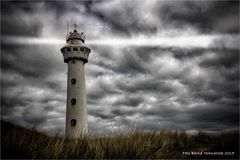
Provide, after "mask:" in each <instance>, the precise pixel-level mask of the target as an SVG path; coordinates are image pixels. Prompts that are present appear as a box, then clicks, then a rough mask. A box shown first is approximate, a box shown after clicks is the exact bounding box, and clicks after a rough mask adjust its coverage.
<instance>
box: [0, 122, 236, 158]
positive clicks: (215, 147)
mask: <svg viewBox="0 0 240 160" xmlns="http://www.w3.org/2000/svg"><path fill="white" fill-rule="evenodd" d="M238 150H239V134H238V133H224V134H219V135H209V134H206V133H199V134H197V135H191V136H190V135H187V134H185V132H183V131H171V132H170V131H165V130H161V131H158V132H156V131H152V132H147V133H146V132H134V133H125V134H119V135H115V136H112V137H102V138H96V137H91V136H86V137H84V138H80V139H76V140H67V139H65V138H63V137H60V136H58V135H56V136H54V137H49V136H47V135H45V134H43V133H39V132H37V131H35V129H34V128H33V129H32V130H29V129H26V128H22V127H19V126H16V125H13V124H11V123H9V122H5V121H1V158H3V159H193V158H194V159H203V158H204V159H206V158H211V159H218V158H221V159H238V158H239V151H238ZM191 151H192V152H196V153H199V154H200V153H207V152H208V153H214V152H218V153H219V152H234V154H233V155H192V154H190V155H186V153H188V152H191ZM183 152H185V154H183Z"/></svg>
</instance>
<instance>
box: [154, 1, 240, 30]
mask: <svg viewBox="0 0 240 160" xmlns="http://www.w3.org/2000/svg"><path fill="white" fill-rule="evenodd" d="M158 11H159V16H160V18H161V20H162V21H163V22H164V24H166V25H167V26H170V27H171V26H173V27H178V28H184V27H186V25H190V26H192V27H194V28H197V29H199V30H200V31H201V32H204V33H209V32H210V33H239V14H238V13H239V1H181V2H177V1H170V2H169V3H166V4H165V5H163V6H160V10H158Z"/></svg>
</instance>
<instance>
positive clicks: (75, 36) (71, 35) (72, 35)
mask: <svg viewBox="0 0 240 160" xmlns="http://www.w3.org/2000/svg"><path fill="white" fill-rule="evenodd" d="M71 39H79V40H81V41H82V42H83V43H84V41H85V35H84V33H83V32H82V33H80V34H79V33H78V31H77V30H76V29H74V31H73V32H70V33H69V35H68V36H67V39H66V41H67V42H68V41H69V40H71Z"/></svg>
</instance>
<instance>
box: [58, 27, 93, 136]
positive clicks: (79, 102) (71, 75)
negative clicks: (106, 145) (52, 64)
mask: <svg viewBox="0 0 240 160" xmlns="http://www.w3.org/2000/svg"><path fill="white" fill-rule="evenodd" d="M84 41H85V36H84V34H83V32H82V33H79V32H78V31H77V30H76V28H75V29H74V31H73V32H70V33H69V34H68V36H67V38H66V42H67V44H66V45H65V46H64V47H62V48H61V52H62V54H63V58H64V62H65V63H67V64H68V74H67V112H66V137H67V138H78V137H81V135H84V134H85V133H87V131H88V125H87V109H86V88H85V73H84V64H85V63H87V62H88V56H89V54H90V49H89V48H88V47H86V45H85V43H84Z"/></svg>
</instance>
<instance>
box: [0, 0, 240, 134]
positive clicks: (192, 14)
mask: <svg viewBox="0 0 240 160" xmlns="http://www.w3.org/2000/svg"><path fill="white" fill-rule="evenodd" d="M67 20H68V21H69V24H73V23H77V24H78V27H79V30H80V31H84V32H85V34H86V45H88V46H89V47H90V48H91V51H92V52H91V54H90V57H89V63H88V64H86V66H85V71H86V88H87V110H88V124H89V130H90V132H91V133H94V134H96V133H100V134H103V133H111V132H116V131H123V130H133V129H134V128H138V129H141V130H148V129H154V130H158V129H163V128H164V129H185V130H187V131H199V130H201V131H210V132H219V131H229V130H237V129H238V125H239V123H238V121H239V2H238V1H160V0H151V1H140V0H131V1H130V0H118V1H116V0H115V1H110V0H106V1H81V2H80V1H71V2H64V1H51V2H44V1H43V2H41V1H38V2H33V1H28V2H24V1H21V2H7V1H1V119H4V120H8V121H11V122H14V123H16V124H19V125H22V126H27V127H31V126H33V125H36V127H37V129H39V130H40V131H42V132H46V133H56V132H62V133H64V126H65V112H66V83H67V75H66V72H67V65H66V64H65V63H64V62H63V56H62V54H61V53H60V48H61V47H62V46H63V45H64V43H65V36H66V32H67V31H66V23H67ZM69 28H70V29H71V27H69Z"/></svg>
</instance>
